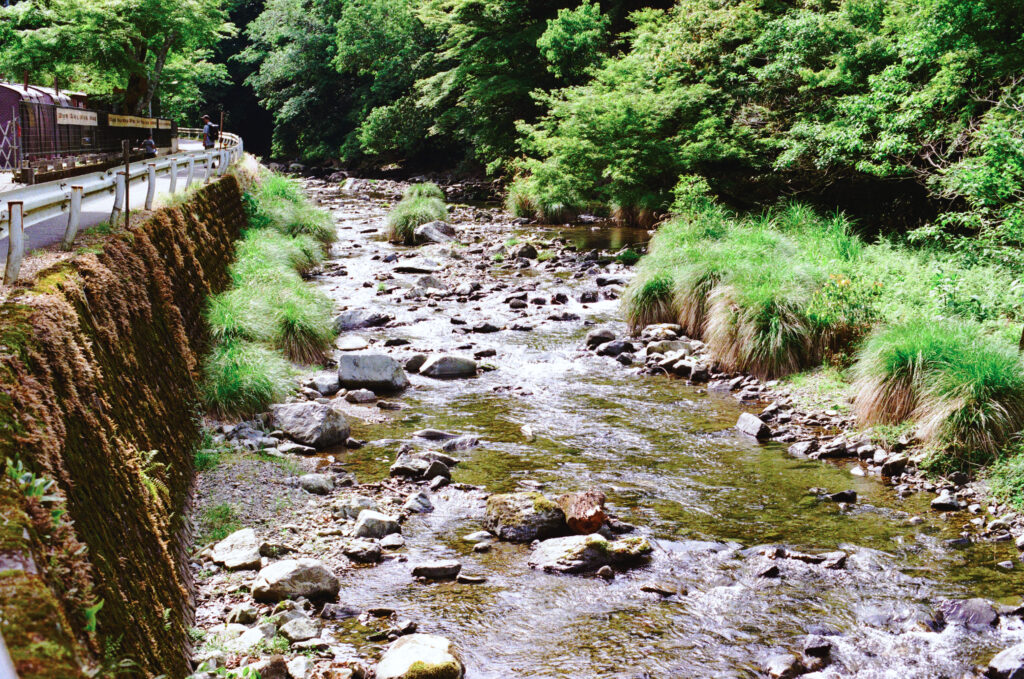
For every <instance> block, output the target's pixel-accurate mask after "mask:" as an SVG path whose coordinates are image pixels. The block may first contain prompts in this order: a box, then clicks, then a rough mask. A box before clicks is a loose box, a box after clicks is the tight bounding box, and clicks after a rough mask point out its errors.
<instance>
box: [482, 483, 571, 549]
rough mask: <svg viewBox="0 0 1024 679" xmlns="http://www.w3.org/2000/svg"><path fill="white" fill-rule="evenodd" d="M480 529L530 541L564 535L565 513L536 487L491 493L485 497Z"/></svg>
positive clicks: (511, 539)
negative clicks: (485, 507) (485, 501)
mask: <svg viewBox="0 0 1024 679" xmlns="http://www.w3.org/2000/svg"><path fill="white" fill-rule="evenodd" d="M483 523H484V529H486V530H488V531H490V532H491V533H493V534H494V535H496V536H498V537H499V538H500V539H502V540H507V541H509V542H532V541H534V540H544V539H545V538H550V537H555V536H558V535H565V534H566V533H568V532H569V529H568V526H566V524H565V513H564V512H563V511H562V508H561V507H559V506H558V504H557V503H555V502H554V501H553V500H551V499H549V498H547V497H545V496H544V495H543V494H541V493H538V492H536V491H528V492H522V493H507V494H500V495H492V496H491V497H490V498H488V500H487V512H486V515H485V516H484V522H483Z"/></svg>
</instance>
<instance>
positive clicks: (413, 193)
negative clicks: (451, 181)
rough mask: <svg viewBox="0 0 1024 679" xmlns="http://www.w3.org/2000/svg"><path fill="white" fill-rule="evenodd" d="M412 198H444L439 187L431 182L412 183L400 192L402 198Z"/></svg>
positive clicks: (441, 199)
mask: <svg viewBox="0 0 1024 679" xmlns="http://www.w3.org/2000/svg"><path fill="white" fill-rule="evenodd" d="M412 198H437V199H438V200H440V201H443V200H444V199H445V195H444V191H442V190H441V187H440V186H438V185H437V184H435V183H433V182H423V183H421V184H413V185H412V186H410V187H409V188H407V189H406V190H405V191H404V192H403V193H402V200H409V199H412Z"/></svg>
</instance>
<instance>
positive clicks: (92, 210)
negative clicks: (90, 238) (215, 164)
mask: <svg viewBox="0 0 1024 679" xmlns="http://www.w3.org/2000/svg"><path fill="white" fill-rule="evenodd" d="M200 149H202V145H201V144H198V143H191V144H190V143H183V144H182V145H181V150H182V151H192V150H200ZM187 176H188V168H187V167H180V168H179V169H178V186H177V188H178V191H181V190H183V189H184V187H185V179H186V177H187ZM195 181H199V182H202V181H203V174H202V171H201V169H200V168H199V167H198V166H197V167H196V174H195V178H193V182H195ZM170 189H171V176H170V175H169V174H165V175H162V176H158V177H157V178H156V191H157V196H158V197H159V196H162V195H167V194H168V193H169V192H170ZM128 197H129V199H130V202H131V208H132V210H141V209H143V208H144V207H145V206H146V182H145V180H137V181H134V182H132V185H131V189H130V190H129V195H128ZM0 200H3V194H2V193H0ZM113 208H114V194H113V192H112V191H111V192H110V193H103V194H101V195H98V196H93V197H92V198H90V199H88V200H85V201H83V202H82V217H81V221H80V222H79V226H78V230H79V232H81V231H84V230H85V229H88V228H89V227H91V226H96V225H97V224H99V223H100V222H104V221H106V220H108V219H110V211H111V210H112V209H113ZM67 225H68V216H67V215H66V214H61V215H58V216H56V217H52V218H50V219H47V220H44V221H41V222H37V223H35V224H32V225H31V226H29V227H28V228H26V229H25V252H26V253H28V254H27V255H26V256H30V253H31V252H32V250H34V249H37V248H44V247H47V246H50V245H56V244H57V243H60V241H61V239H63V238H64V229H65V228H66V227H67ZM7 242H8V241H7V238H3V239H0V272H2V270H3V263H4V262H6V261H7Z"/></svg>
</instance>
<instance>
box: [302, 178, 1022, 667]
mask: <svg viewBox="0 0 1024 679" xmlns="http://www.w3.org/2000/svg"><path fill="white" fill-rule="evenodd" d="M322 197H324V196H322ZM324 199H325V204H326V205H328V206H329V207H330V208H332V209H333V210H334V212H335V215H336V216H337V218H338V224H339V237H340V239H341V240H340V241H339V243H338V244H337V245H336V246H335V249H334V257H335V258H336V259H337V260H338V261H340V262H342V263H343V264H344V265H345V267H346V269H347V271H348V275H347V276H345V277H329V278H328V277H325V278H323V279H322V281H321V282H322V285H323V287H324V289H325V290H326V291H327V292H328V294H329V295H331V296H332V297H333V298H334V299H335V300H336V301H337V302H338V303H339V305H345V306H348V307H350V308H369V309H374V310H380V311H385V312H387V313H389V314H392V315H393V316H394V317H395V318H396V319H397V320H398V321H399V322H400V325H399V326H398V327H392V328H387V329H377V330H367V331H365V332H358V333H356V334H361V335H363V336H364V337H366V338H367V339H368V340H371V341H375V342H380V340H382V339H384V338H402V339H406V340H409V341H410V345H409V346H410V348H411V349H415V350H427V351H430V350H434V351H441V350H445V351H451V352H453V353H466V354H471V353H473V352H475V351H479V350H482V349H488V348H493V349H495V350H496V355H495V356H494V357H491V358H487V359H484V360H485V361H487V362H490V363H491V364H493V366H494V367H495V368H496V369H495V370H493V371H491V372H486V373H483V374H482V375H481V376H479V377H477V378H474V379H469V380H457V381H437V380H430V379H428V378H423V377H420V376H416V375H412V376H410V377H411V381H412V383H413V388H411V389H410V390H408V391H407V392H406V393H405V394H404V395H403V396H402V397H401V399H400V401H401V402H402V403H403V404H404V405H405V406H406V407H405V408H404V409H403V410H401V411H399V412H397V413H391V414H388V416H386V417H385V418H383V421H378V422H375V423H372V424H367V423H363V424H358V423H357V424H356V425H355V426H354V433H353V435H354V436H356V437H357V438H361V439H365V440H368V441H370V444H369V445H367V446H366V447H364V448H362V449H360V450H356V451H347V452H341V451H335V454H336V456H337V457H338V459H340V460H341V461H342V462H344V464H345V465H346V467H347V468H348V469H349V470H350V471H352V472H353V473H354V474H355V475H356V476H357V477H358V478H359V479H360V480H361V481H374V480H377V479H379V478H381V477H382V476H386V475H387V470H388V467H389V465H390V463H391V461H392V460H393V458H394V451H395V448H396V447H397V445H398V441H399V440H410V435H411V433H412V432H414V431H416V430H419V429H424V428H435V429H441V430H445V431H451V432H457V433H460V434H472V435H474V436H477V437H479V438H480V440H481V441H482V445H481V446H480V447H479V448H476V449H474V450H471V451H466V452H463V453H460V457H461V459H462V460H463V461H462V463H461V464H460V465H459V466H458V467H457V468H456V470H455V474H454V480H455V481H459V482H465V483H470V484H478V485H480V486H483V487H484V488H486V490H488V491H490V492H506V491H513V490H517V489H523V487H524V486H523V482H524V481H525V482H527V483H528V484H530V483H533V484H542V490H543V492H545V493H548V494H557V493H561V492H565V491H570V490H578V489H583V488H588V487H597V488H600V489H602V490H604V491H605V492H606V493H607V495H608V501H609V506H610V507H611V508H612V510H613V511H614V512H615V513H616V514H618V515H619V517H620V518H621V519H622V520H624V521H628V522H630V523H632V524H634V525H636V526H638V527H639V530H640V531H641V533H642V534H644V535H647V536H649V537H650V538H652V539H653V540H655V541H656V543H657V549H656V553H655V556H654V558H653V560H652V562H651V564H650V565H649V566H647V567H644V568H641V569H637V570H634V571H630V572H626V573H619V574H618V575H617V577H616V578H615V579H614V580H613V581H611V582H605V581H604V580H602V579H600V578H596V577H578V576H565V575H552V574H545V573H541V572H538V571H533V570H531V569H529V568H528V567H527V566H526V561H527V557H528V554H529V547H528V546H524V545H510V544H500V545H497V546H496V547H495V548H494V549H493V550H492V551H490V552H489V553H475V552H473V550H472V545H471V544H470V543H468V542H466V541H464V540H463V539H462V538H463V536H465V535H466V534H468V533H472V532H474V531H478V530H479V529H480V519H481V516H482V512H483V508H482V503H481V501H479V500H478V499H473V498H472V497H467V494H466V493H458V492H454V491H451V490H442V491H440V492H438V493H437V494H435V495H434V496H433V498H432V499H433V502H434V504H435V506H436V510H435V511H434V512H432V513H430V514H426V515H418V516H414V517H412V518H411V519H410V520H409V521H408V522H407V523H406V524H405V525H404V527H403V534H404V536H405V538H406V541H407V545H406V548H405V550H404V551H405V553H406V554H407V555H408V559H409V563H416V562H417V561H422V560H425V559H427V558H437V557H455V558H458V559H459V560H460V561H461V562H462V563H463V570H464V572H468V573H474V574H481V575H485V576H486V577H487V581H486V582H485V583H483V584H475V585H470V584H458V583H454V582H452V583H440V584H423V583H420V582H416V581H414V580H413V579H412V577H411V576H410V574H409V570H410V569H409V563H402V562H386V563H384V564H382V565H379V566H376V567H373V568H366V569H358V570H355V571H352V572H348V573H347V574H346V575H345V576H344V577H343V579H342V589H341V601H342V602H343V603H345V604H348V605H352V606H356V607H364V608H365V607H371V606H380V605H389V606H391V607H393V608H395V609H396V610H397V611H398V613H399V616H400V617H402V618H410V619H412V620H415V621H416V622H417V623H418V624H419V629H420V631H424V632H433V633H437V634H441V635H444V636H446V637H448V638H450V639H452V640H453V641H454V642H455V644H456V645H457V646H458V647H459V648H460V649H461V650H462V653H463V658H464V660H465V662H466V666H467V676H468V677H470V678H481V679H482V678H488V679H490V678H495V679H497V678H508V677H537V678H541V677H544V678H556V677H557V678H559V679H561V678H570V677H571V678H589V677H652V678H654V677H656V678H662V677H752V676H763V674H761V667H762V663H763V661H764V659H765V658H766V657H768V656H769V655H771V654H773V653H777V652H779V651H799V649H800V648H801V643H802V639H803V636H804V635H806V634H808V633H819V634H827V635H829V639H830V640H831V641H832V642H833V645H834V650H833V654H832V658H833V662H832V664H831V666H830V670H826V672H825V674H823V675H818V676H841V677H899V678H900V679H910V678H913V677H922V678H923V677H964V676H973V675H971V674H970V672H971V670H972V667H973V666H975V665H977V664H985V663H987V661H988V659H989V658H990V657H991V655H992V654H993V653H994V652H996V651H998V650H1001V649H1002V648H1005V647H1006V646H1007V645H1009V644H1010V643H1013V642H1014V641H1016V640H1020V638H1021V637H1022V635H1024V632H1022V630H1021V625H1020V622H1019V621H1018V620H1017V619H1016V618H1011V617H1004V618H1002V619H1001V622H1000V624H999V626H998V627H997V628H994V629H991V630H987V631H967V630H965V629H963V628H961V627H958V626H956V625H949V626H946V627H945V628H944V629H938V628H940V627H941V626H940V625H936V624H935V622H936V619H935V613H934V611H935V606H936V604H938V603H939V602H941V601H942V600H944V599H949V598H952V599H959V598H965V597H976V596H980V597H986V598H989V599H992V600H995V601H998V602H1001V603H1007V604H1017V603H1019V602H1020V594H1019V593H1020V591H1021V584H1022V569H1021V568H1020V563H1019V561H1017V555H1016V551H1015V549H1014V548H1013V545H1012V544H1010V543H1001V544H976V545H973V546H971V547H969V548H967V549H952V548H947V547H945V546H944V541H945V540H948V539H950V538H955V537H957V536H958V535H959V529H960V528H961V526H962V524H963V523H964V522H965V521H966V520H967V519H968V518H970V517H969V516H967V515H958V516H955V517H943V516H941V515H938V514H936V513H934V512H931V511H930V510H929V508H928V503H929V501H930V499H931V496H928V495H924V494H922V495H919V496H912V497H909V498H906V499H899V498H898V497H896V496H895V494H894V493H893V492H892V490H891V488H889V487H888V486H886V485H884V484H882V483H880V482H879V481H877V480H875V479H871V478H863V477H858V476H854V475H851V474H850V473H849V469H848V465H833V464H827V463H823V462H816V461H807V460H799V459H794V458H791V457H789V456H788V455H787V454H786V452H785V449H784V448H783V447H781V446H776V445H758V444H755V443H752V442H751V441H749V440H746V439H744V438H742V437H741V436H740V435H738V434H737V433H736V432H735V430H734V429H733V425H734V424H735V422H736V418H737V417H738V415H739V413H740V412H741V406H740V405H739V404H738V403H737V402H736V400H735V399H733V398H732V397H731V396H729V395H728V394H726V395H714V394H706V393H703V391H702V390H699V389H697V388H695V387H688V386H686V385H685V384H684V383H683V382H682V381H679V380H675V379H672V378H668V377H652V376H642V375H639V374H637V372H636V371H635V370H634V369H629V368H623V367H622V366H620V365H619V364H617V363H615V362H614V361H613V360H612V359H610V358H604V357H597V356H595V355H593V354H589V353H585V352H582V351H581V350H580V348H581V344H582V338H583V336H584V335H585V333H586V332H587V330H588V329H590V328H588V327H586V326H584V324H583V323H582V322H581V321H576V322H556V321H545V320H542V319H544V317H545V315H546V313H551V311H553V310H558V311H562V310H568V311H572V312H574V313H578V314H579V315H580V316H581V318H582V319H585V320H592V321H594V322H596V323H598V324H601V325H611V326H613V327H615V328H616V329H617V330H618V331H620V332H622V331H624V326H623V324H622V322H621V320H620V316H619V307H618V302H616V301H602V302H599V303H596V304H591V305H588V306H587V308H583V307H581V305H579V304H577V303H575V302H571V303H570V304H569V305H568V306H567V307H565V308H564V309H552V308H551V307H548V308H547V309H545V310H543V311H544V313H541V312H540V311H538V312H537V315H536V320H534V321H531V325H534V326H535V327H534V329H533V331H532V332H523V331H515V330H503V331H501V332H497V333H493V334H465V335H463V334H457V330H458V329H459V328H461V327H465V326H462V325H456V324H453V323H452V317H455V318H456V319H457V320H465V321H466V322H467V323H468V325H470V326H472V325H473V324H474V323H477V322H480V321H482V320H490V321H491V322H493V323H494V324H495V325H499V326H501V325H504V324H507V323H509V322H510V319H514V317H513V316H512V315H511V314H512V312H510V311H509V309H508V307H507V306H506V305H504V304H502V303H501V302H502V300H503V299H504V297H505V296H506V295H508V294H509V293H511V292H512V291H513V290H514V288H515V286H521V285H524V284H526V285H528V286H532V285H535V286H536V288H537V291H538V294H540V293H542V292H544V291H548V292H553V291H556V290H565V291H567V292H569V293H570V296H572V297H573V298H575V296H574V293H577V292H578V291H579V290H581V289H583V288H584V287H593V282H592V279H590V277H589V276H584V277H582V278H573V277H571V276H570V275H569V274H567V273H565V272H562V273H558V272H548V271H537V270H536V269H535V268H534V269H530V270H527V271H524V272H522V275H521V276H517V273H519V272H518V270H515V269H501V268H500V267H497V266H494V267H490V268H488V269H487V270H485V271H481V272H479V280H480V281H481V282H482V283H483V286H484V291H485V292H487V291H488V290H489V289H490V287H491V286H493V285H495V284H498V283H501V282H506V283H508V285H509V287H508V288H507V289H505V290H502V291H500V292H495V293H494V294H493V295H491V296H489V297H487V298H485V299H483V300H480V301H476V302H469V303H467V304H464V305H460V304H458V303H457V302H455V301H454V300H450V301H442V302H440V303H439V304H437V305H436V306H429V305H427V304H424V303H422V302H420V303H411V302H409V301H401V302H400V301H398V298H399V297H400V295H397V294H379V293H378V289H377V285H378V281H380V280H381V279H382V278H384V277H383V276H381V275H380V274H381V273H382V272H386V271H389V270H390V269H391V267H392V265H391V264H387V263H385V262H383V261H382V260H381V256H382V255H386V254H388V253H390V252H399V253H402V254H405V250H406V249H405V248H396V247H395V246H392V245H389V244H387V243H385V242H382V241H380V240H379V239H378V238H377V237H376V235H375V234H373V233H369V231H370V230H371V229H373V228H374V227H379V226H380V225H381V224H382V220H383V217H384V214H385V212H386V210H385V208H384V206H383V204H382V202H381V201H380V200H374V199H370V198H367V197H365V196H364V197H358V196H354V195H352V196H349V195H346V194H340V195H339V196H337V197H335V196H332V195H329V194H328V195H326V197H324ZM487 228H488V230H489V231H488V232H487V233H499V234H500V236H497V238H498V240H499V241H500V240H503V239H504V238H507V237H509V236H511V235H514V234H512V233H511V232H509V231H508V230H509V229H511V228H512V227H509V226H493V227H487ZM551 235H562V236H564V237H566V238H567V240H568V241H569V242H570V243H572V244H575V245H577V246H578V247H579V248H580V249H587V248H592V247H597V248H602V247H611V248H618V247H621V246H622V245H626V244H629V243H630V242H634V241H637V240H643V239H644V238H645V237H646V234H644V233H643V232H640V233H637V232H631V231H628V230H626V231H615V230H605V231H593V230H592V229H591V228H590V227H586V226H584V227H577V228H573V229H568V230H565V231H564V232H553V231H548V232H545V233H542V234H541V236H540V237H541V238H544V237H548V236H551ZM465 257H466V260H468V261H465V260H464V261H458V262H455V264H457V265H458V266H459V267H461V268H460V269H459V270H460V271H466V270H471V269H472V264H473V263H476V262H478V261H487V260H486V258H483V257H480V256H477V257H476V258H473V256H472V255H470V254H467V255H465ZM438 261H440V262H441V263H442V264H444V262H445V261H446V260H444V259H438ZM443 274H444V270H442V272H441V273H440V274H438V275H439V276H440V275H443ZM416 278H418V275H415V274H409V275H402V274H396V275H395V276H394V278H393V279H390V280H389V281H388V282H389V283H394V282H395V281H398V282H403V284H408V282H410V281H413V280H415V279H416ZM364 281H370V282H371V283H372V284H371V285H370V286H365V285H364ZM452 282H453V283H458V282H459V281H458V280H455V281H452ZM531 294H533V293H531ZM417 304H418V305H417ZM413 307H416V308H413ZM378 346H379V345H378ZM459 347H462V349H461V350H457V348H459ZM524 425H526V426H528V427H529V428H531V429H532V431H533V434H534V435H533V437H532V439H530V438H528V437H527V436H524V433H523V427H524ZM811 488H825V489H828V490H829V491H831V492H835V491H840V490H847V489H854V490H856V491H857V494H858V497H859V500H858V502H857V504H855V505H852V506H850V507H848V508H845V509H844V508H841V507H840V506H839V505H836V504H834V503H828V502H821V501H819V500H818V499H817V498H816V496H815V495H814V494H813V493H811V492H809V489H811ZM915 515H919V516H922V517H924V518H925V521H924V523H922V524H920V525H911V523H910V522H908V521H907V519H908V518H909V517H911V516H915ZM709 543H712V544H709ZM769 543H771V544H784V545H787V546H790V547H793V548H798V549H801V550H804V551H809V552H819V551H827V550H836V549H842V550H844V551H846V552H848V553H849V554H850V557H849V559H848V561H847V567H846V568H845V569H842V570H838V571H826V570H823V569H821V568H820V567H816V566H810V565H807V564H804V563H802V562H799V561H794V560H790V559H784V560H779V561H778V564H779V566H780V568H781V571H782V577H780V578H763V577H758V572H759V570H760V568H761V567H763V565H764V563H765V561H764V557H762V556H758V555H756V554H749V553H748V552H747V551H746V550H749V548H751V547H755V546H758V545H764V544H769ZM1005 560H1013V561H1014V562H1015V563H1016V564H1017V568H1016V569H1015V570H1013V571H1011V572H1006V571H1004V570H1002V569H1000V568H999V567H997V565H996V564H997V563H999V562H1002V561H1005ZM652 580H655V581H660V582H671V583H673V584H674V585H679V586H681V587H682V588H683V589H685V590H686V591H688V593H687V594H685V595H682V594H680V595H675V596H672V597H668V598H662V597H661V596H660V595H657V594H652V593H647V592H644V591H641V589H640V585H641V584H643V583H646V582H649V581H652ZM936 629H938V631H933V630H936ZM355 638H356V636H355V635H354V636H353V639H355ZM830 671H831V672H832V673H829V672H830Z"/></svg>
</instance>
